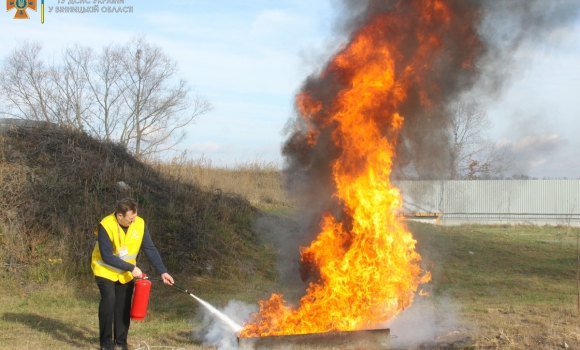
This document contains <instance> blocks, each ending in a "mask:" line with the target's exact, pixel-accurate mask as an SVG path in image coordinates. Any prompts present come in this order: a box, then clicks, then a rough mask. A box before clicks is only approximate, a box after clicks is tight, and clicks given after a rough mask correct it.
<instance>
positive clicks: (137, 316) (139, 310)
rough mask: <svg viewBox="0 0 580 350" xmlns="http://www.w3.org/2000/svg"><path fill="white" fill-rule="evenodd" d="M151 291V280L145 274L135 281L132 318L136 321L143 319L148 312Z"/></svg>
mask: <svg viewBox="0 0 580 350" xmlns="http://www.w3.org/2000/svg"><path fill="white" fill-rule="evenodd" d="M150 292H151V281H149V280H148V279H147V276H146V275H145V274H143V277H142V278H141V279H139V280H137V281H135V289H134V290H133V305H131V319H133V320H135V321H143V319H144V318H145V315H146V314H147V306H148V305H149V293H150Z"/></svg>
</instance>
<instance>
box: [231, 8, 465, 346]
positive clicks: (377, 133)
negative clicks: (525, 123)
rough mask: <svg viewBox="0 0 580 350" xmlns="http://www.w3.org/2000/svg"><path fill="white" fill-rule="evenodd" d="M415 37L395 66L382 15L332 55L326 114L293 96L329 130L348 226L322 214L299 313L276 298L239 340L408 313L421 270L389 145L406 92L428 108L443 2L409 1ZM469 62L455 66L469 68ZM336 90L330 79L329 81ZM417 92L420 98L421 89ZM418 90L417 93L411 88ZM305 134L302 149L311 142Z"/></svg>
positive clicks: (391, 18)
mask: <svg viewBox="0 0 580 350" xmlns="http://www.w3.org/2000/svg"><path fill="white" fill-rule="evenodd" d="M412 3H413V5H412V7H413V9H414V11H415V12H413V13H411V14H409V16H416V18H415V19H414V20H415V21H418V23H419V28H417V31H416V32H415V33H414V37H415V39H414V40H416V48H415V51H414V52H415V54H414V55H412V58H411V59H410V60H409V59H408V57H407V61H403V60H402V57H403V54H402V53H401V52H400V47H401V41H402V40H405V38H403V37H401V36H396V35H393V37H392V40H385V38H386V37H388V35H385V33H384V32H383V31H384V30H388V29H389V28H391V29H392V28H396V27H397V26H399V25H400V26H405V23H404V21H405V18H404V17H403V18H402V17H401V16H400V15H399V14H397V13H392V12H389V13H388V14H382V15H378V16H376V17H374V18H373V19H372V20H371V21H369V23H368V24H367V25H365V26H364V27H362V28H361V29H359V30H358V31H357V32H355V33H354V34H353V36H352V39H351V41H350V43H349V44H348V45H347V46H345V47H344V48H343V49H342V50H341V51H340V52H339V53H338V54H336V55H335V56H334V57H333V59H332V60H331V62H330V63H329V64H328V66H327V67H326V69H325V70H324V71H323V72H322V73H321V76H320V77H321V78H324V77H325V76H328V75H334V76H338V77H339V79H338V80H340V81H339V83H340V84H341V87H342V88H341V89H340V92H338V94H337V95H336V98H335V99H334V100H333V101H332V103H331V105H330V106H326V105H325V104H324V103H322V102H321V101H318V100H317V99H316V98H315V97H313V96H312V95H311V94H309V93H308V92H302V93H300V94H298V96H297V98H296V106H297V108H298V111H299V113H300V114H301V116H302V118H303V120H304V121H305V122H306V124H307V125H314V124H316V125H318V127H320V125H322V126H324V125H330V124H333V125H335V127H334V128H333V131H332V141H333V142H334V144H335V145H336V146H337V148H338V149H340V150H341V154H340V156H339V157H338V158H337V159H336V160H335V161H334V163H333V164H332V170H333V180H334V182H335V185H336V193H335V194H334V195H335V196H336V197H337V198H338V199H339V200H340V202H341V204H342V205H343V210H344V215H342V216H341V217H348V218H349V220H348V223H345V222H344V221H343V222H340V221H339V220H338V219H337V218H336V217H335V216H333V215H331V214H330V213H327V214H325V215H324V216H323V217H322V219H321V222H320V228H321V232H320V234H319V235H318V237H317V239H316V240H315V241H314V242H312V244H311V245H310V246H309V247H307V248H302V250H301V256H302V261H303V262H307V263H308V264H311V265H314V266H316V267H317V269H318V270H319V273H320V278H319V279H318V281H317V282H315V283H310V285H309V287H308V288H307V290H306V295H305V296H304V297H302V299H301V300H300V302H299V305H298V307H296V308H291V307H290V306H286V305H285V301H284V299H283V297H282V295H280V294H273V295H272V296H271V298H270V299H269V300H265V301H261V302H260V311H259V312H258V313H256V314H254V315H253V316H252V318H251V321H250V322H246V324H245V325H244V329H243V330H242V332H241V333H240V334H239V336H240V337H261V336H271V335H284V334H305V333H320V332H329V331H347V330H356V329H365V328H372V327H376V326H377V325H379V324H381V323H384V322H386V321H388V320H390V319H391V318H393V317H394V316H395V315H397V314H398V313H399V312H401V310H403V309H404V308H406V307H408V306H409V305H410V304H411V303H412V301H413V297H414V295H415V293H416V292H417V289H418V285H419V284H422V283H426V282H428V281H430V278H431V276H430V274H429V273H428V272H425V271H423V270H422V269H421V267H420V260H421V258H420V256H419V254H418V253H416V252H415V243H416V241H415V240H414V239H413V236H412V235H411V233H409V231H408V230H407V228H406V225H405V223H404V222H403V221H402V219H401V218H400V217H399V216H397V214H396V213H397V210H398V209H400V207H401V205H402V200H401V195H400V193H399V190H398V189H397V188H394V187H393V186H392V185H391V183H390V180H389V175H390V173H391V169H392V159H393V157H394V156H395V145H396V142H397V135H398V133H399V131H400V130H401V128H402V126H403V123H404V116H402V115H401V114H400V111H399V107H400V105H401V104H402V103H403V101H405V99H406V98H407V96H408V91H409V88H410V86H414V88H415V89H418V94H417V95H418V103H421V104H422V105H425V106H428V105H429V104H430V103H431V99H432V98H433V94H432V93H430V91H436V90H437V88H436V87H435V88H434V87H433V86H430V85H429V83H428V82H426V81H425V79H424V75H426V74H428V73H430V72H432V71H433V70H434V68H433V64H434V63H432V62H433V60H432V59H431V57H430V53H431V52H433V51H435V50H436V49H437V48H438V47H439V46H440V45H441V41H442V38H440V37H439V36H438V33H437V32H436V31H430V30H429V29H430V28H432V27H438V28H440V27H445V26H446V25H448V23H449V22H450V21H451V9H450V7H449V6H448V5H446V2H445V1H442V0H440V1H438V0H414V1H413V2H412ZM469 64H470V62H469V60H466V62H459V65H469ZM335 80H336V79H335ZM421 86H424V88H421ZM418 87H419V88H418ZM317 130H318V129H317V128H315V127H311V128H309V131H308V133H307V135H306V139H307V140H308V143H310V144H315V143H316V142H317V141H318V137H319V134H318V131H317Z"/></svg>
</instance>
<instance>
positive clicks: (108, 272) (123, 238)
mask: <svg viewBox="0 0 580 350" xmlns="http://www.w3.org/2000/svg"><path fill="white" fill-rule="evenodd" d="M101 225H102V226H103V227H104V228H105V231H107V234H108V235H109V238H110V239H111V242H113V254H115V255H117V256H118V255H119V249H120V248H121V247H126V248H127V254H126V255H124V256H122V257H121V259H123V260H124V261H126V262H128V263H130V264H133V265H135V264H136V263H137V254H138V253H139V249H140V248H141V242H142V241H143V235H144V234H145V221H144V220H143V219H142V218H141V217H139V216H137V217H136V218H135V222H133V223H132V224H131V226H129V228H128V229H127V233H125V232H124V231H123V228H121V226H120V225H119V223H118V222H117V217H116V216H115V213H113V214H111V215H109V216H107V217H105V218H104V219H103V220H101ZM98 234H99V227H98V226H97V228H96V229H95V236H97V235H98ZM91 268H92V269H93V273H94V274H95V276H99V277H103V278H106V279H109V280H111V281H114V282H116V281H119V282H121V283H127V282H130V281H131V280H132V279H133V274H132V273H131V271H123V270H120V269H118V268H116V267H113V266H111V265H108V264H106V263H105V262H104V261H103V258H102V257H101V251H100V250H99V241H97V243H96V244H95V249H93V256H92V259H91Z"/></svg>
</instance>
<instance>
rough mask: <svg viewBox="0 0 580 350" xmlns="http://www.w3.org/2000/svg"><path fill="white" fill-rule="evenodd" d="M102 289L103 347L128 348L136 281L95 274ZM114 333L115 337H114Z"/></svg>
mask: <svg viewBox="0 0 580 350" xmlns="http://www.w3.org/2000/svg"><path fill="white" fill-rule="evenodd" d="M95 281H96V282H97V286H99V290H100V291H101V302H100V303H99V338H100V342H101V349H107V350H108V349H114V348H115V345H117V346H120V347H121V348H127V334H128V333H129V324H130V323H131V299H132V298H133V287H134V285H135V281H134V280H132V281H131V282H129V283H126V284H122V283H120V282H118V281H117V282H113V281H111V280H108V279H106V278H102V277H98V276H95ZM113 335H114V337H113Z"/></svg>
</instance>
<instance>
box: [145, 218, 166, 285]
mask: <svg viewBox="0 0 580 350" xmlns="http://www.w3.org/2000/svg"><path fill="white" fill-rule="evenodd" d="M141 250H143V252H144V253H145V255H146V256H147V258H148V259H149V261H151V264H152V265H153V267H154V268H155V270H157V272H158V273H159V274H160V275H163V274H164V273H167V268H165V265H163V261H162V260H161V256H160V255H159V252H158V251H157V248H156V247H155V244H153V240H152V239H151V234H149V228H147V226H145V234H144V235H143V242H141Z"/></svg>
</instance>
